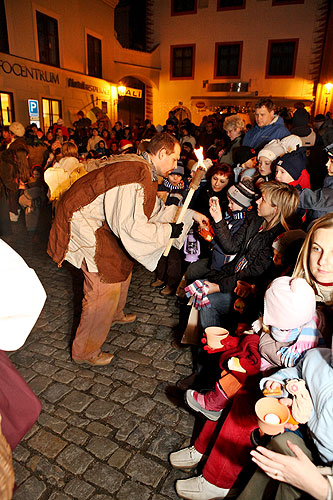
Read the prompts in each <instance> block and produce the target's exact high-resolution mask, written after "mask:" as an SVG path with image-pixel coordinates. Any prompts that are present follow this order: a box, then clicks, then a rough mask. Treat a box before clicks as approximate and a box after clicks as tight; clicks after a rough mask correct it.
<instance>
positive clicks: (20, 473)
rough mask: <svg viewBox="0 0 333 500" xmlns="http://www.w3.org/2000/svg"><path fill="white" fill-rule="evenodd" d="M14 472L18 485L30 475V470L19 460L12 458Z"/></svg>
mask: <svg viewBox="0 0 333 500" xmlns="http://www.w3.org/2000/svg"><path fill="white" fill-rule="evenodd" d="M13 466H14V473H15V483H16V485H17V486H20V484H22V483H23V482H24V481H25V480H26V479H27V478H28V477H29V475H30V472H29V471H28V470H27V469H26V468H25V467H24V466H23V465H21V464H20V463H19V462H16V460H13Z"/></svg>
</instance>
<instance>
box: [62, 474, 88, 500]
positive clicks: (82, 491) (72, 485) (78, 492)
mask: <svg viewBox="0 0 333 500" xmlns="http://www.w3.org/2000/svg"><path fill="white" fill-rule="evenodd" d="M94 491H95V488H94V487H93V486H91V484H88V483H86V482H85V481H82V480H81V479H72V480H71V481H69V483H68V484H66V487H65V492H66V493H68V495H71V497H73V498H77V499H79V500H86V499H87V498H89V497H90V495H92V494H93V493H94Z"/></svg>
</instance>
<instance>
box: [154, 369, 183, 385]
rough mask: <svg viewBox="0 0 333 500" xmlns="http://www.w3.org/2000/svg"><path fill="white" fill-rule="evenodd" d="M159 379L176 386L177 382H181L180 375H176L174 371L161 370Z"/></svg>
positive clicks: (158, 372) (158, 374) (158, 375)
mask: <svg viewBox="0 0 333 500" xmlns="http://www.w3.org/2000/svg"><path fill="white" fill-rule="evenodd" d="M157 379H158V380H163V381H165V382H169V383H170V384H176V382H177V381H178V380H179V375H178V373H174V371H166V370H162V369H159V370H157Z"/></svg>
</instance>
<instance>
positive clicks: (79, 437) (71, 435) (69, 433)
mask: <svg viewBox="0 0 333 500" xmlns="http://www.w3.org/2000/svg"><path fill="white" fill-rule="evenodd" d="M62 437H63V438H64V439H67V441H69V442H71V443H74V444H77V445H79V446H80V445H83V444H84V443H86V442H87V441H88V439H89V435H88V434H87V433H86V432H83V431H82V430H81V429H77V428H76V427H70V428H68V429H67V430H66V431H65V432H64V434H63V436H62Z"/></svg>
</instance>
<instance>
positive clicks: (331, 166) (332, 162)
mask: <svg viewBox="0 0 333 500" xmlns="http://www.w3.org/2000/svg"><path fill="white" fill-rule="evenodd" d="M326 167H327V172H328V175H333V158H331V157H330V156H329V158H328V162H327V163H326Z"/></svg>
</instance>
